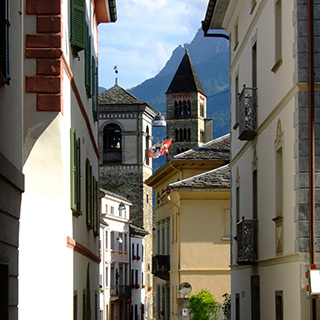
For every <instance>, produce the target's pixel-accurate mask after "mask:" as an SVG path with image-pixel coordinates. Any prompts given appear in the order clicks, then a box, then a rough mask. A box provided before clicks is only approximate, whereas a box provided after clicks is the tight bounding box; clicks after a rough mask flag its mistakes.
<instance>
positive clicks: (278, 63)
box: [271, 59, 283, 73]
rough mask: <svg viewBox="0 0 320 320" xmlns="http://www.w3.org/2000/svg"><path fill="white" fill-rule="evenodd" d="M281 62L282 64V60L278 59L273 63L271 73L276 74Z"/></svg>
mask: <svg viewBox="0 0 320 320" xmlns="http://www.w3.org/2000/svg"><path fill="white" fill-rule="evenodd" d="M282 62H283V60H282V59H279V60H278V61H277V62H276V63H275V65H274V66H273V67H272V69H271V71H272V72H273V73H276V72H277V71H278V70H279V69H280V67H281V66H282Z"/></svg>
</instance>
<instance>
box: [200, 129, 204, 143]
mask: <svg viewBox="0 0 320 320" xmlns="http://www.w3.org/2000/svg"><path fill="white" fill-rule="evenodd" d="M200 142H204V131H202V130H201V131H200Z"/></svg>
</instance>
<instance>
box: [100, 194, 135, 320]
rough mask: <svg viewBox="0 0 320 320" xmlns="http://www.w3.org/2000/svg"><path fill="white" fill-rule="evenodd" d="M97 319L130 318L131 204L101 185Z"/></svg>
mask: <svg viewBox="0 0 320 320" xmlns="http://www.w3.org/2000/svg"><path fill="white" fill-rule="evenodd" d="M100 191H101V193H102V194H103V196H102V197H101V217H100V241H101V263H100V319H104V320H107V319H110V320H116V319H119V320H125V319H129V318H130V308H129V306H130V302H131V281H130V227H129V224H130V221H129V220H130V207H131V205H132V204H131V202H129V201H128V200H127V199H126V198H124V197H121V196H119V195H116V194H114V193H112V192H109V191H106V190H103V189H101V190H100Z"/></svg>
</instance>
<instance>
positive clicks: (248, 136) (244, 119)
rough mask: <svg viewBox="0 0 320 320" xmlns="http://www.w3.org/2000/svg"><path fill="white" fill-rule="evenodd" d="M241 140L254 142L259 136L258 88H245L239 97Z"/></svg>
mask: <svg viewBox="0 0 320 320" xmlns="http://www.w3.org/2000/svg"><path fill="white" fill-rule="evenodd" d="M239 111H240V119H239V137H238V138H239V140H252V139H253V138H254V137H255V136H256V134H257V88H247V87H244V88H243V90H242V92H241V94H240V96H239Z"/></svg>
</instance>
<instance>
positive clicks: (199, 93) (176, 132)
mask: <svg viewBox="0 0 320 320" xmlns="http://www.w3.org/2000/svg"><path fill="white" fill-rule="evenodd" d="M166 103H167V136H168V138H173V142H172V144H171V146H170V153H169V157H170V158H172V157H173V156H174V155H176V154H178V153H181V152H184V151H186V150H189V149H192V148H194V147H197V146H201V145H202V144H203V143H205V142H208V141H210V140H212V119H207V118H206V117H207V96H206V94H205V92H204V90H203V88H202V85H201V83H200V80H199V78H198V75H197V73H196V71H195V69H194V67H193V65H192V62H191V59H190V56H189V53H188V50H186V52H185V55H184V57H183V58H182V61H181V63H180V65H179V67H178V69H177V71H176V73H175V75H174V77H173V79H172V81H171V84H170V86H169V88H168V90H167V92H166Z"/></svg>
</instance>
